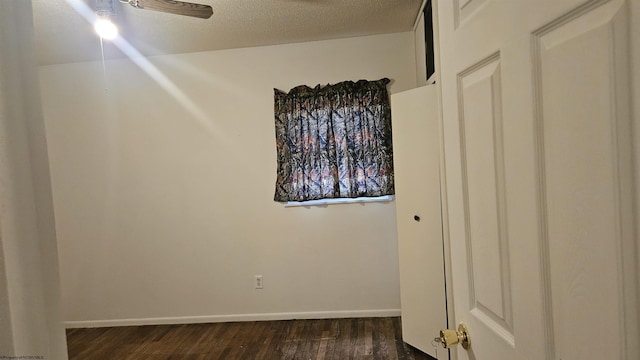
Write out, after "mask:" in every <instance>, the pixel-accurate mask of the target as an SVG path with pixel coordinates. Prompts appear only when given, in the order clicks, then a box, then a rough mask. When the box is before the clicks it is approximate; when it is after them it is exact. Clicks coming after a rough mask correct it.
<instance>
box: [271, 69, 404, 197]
mask: <svg viewBox="0 0 640 360" xmlns="http://www.w3.org/2000/svg"><path fill="white" fill-rule="evenodd" d="M388 83H389V79H386V78H384V79H380V80H377V81H365V80H360V81H358V82H355V83H354V82H352V81H345V82H341V83H339V84H335V85H327V86H324V87H321V86H320V85H318V86H316V87H315V88H309V87H307V86H304V85H303V86H298V87H296V88H294V89H292V90H291V91H289V93H284V92H282V91H279V90H277V89H274V90H275V127H276V150H277V155H278V165H277V166H278V167H277V179H276V191H275V197H274V199H275V201H279V202H287V201H306V200H317V199H327V198H355V197H372V196H382V195H390V194H393V193H394V188H393V185H394V179H393V154H392V142H391V109H390V106H389V95H388V93H387V84H388Z"/></svg>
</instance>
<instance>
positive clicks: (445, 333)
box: [436, 324, 471, 350]
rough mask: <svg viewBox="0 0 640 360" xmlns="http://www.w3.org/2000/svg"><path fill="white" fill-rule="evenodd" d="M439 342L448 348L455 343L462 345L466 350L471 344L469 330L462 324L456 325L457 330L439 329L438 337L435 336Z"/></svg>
mask: <svg viewBox="0 0 640 360" xmlns="http://www.w3.org/2000/svg"><path fill="white" fill-rule="evenodd" d="M436 339H437V341H438V342H439V343H441V344H442V346H444V348H445V349H448V348H450V347H452V346H455V345H458V344H460V345H462V347H463V348H464V349H465V350H466V349H468V348H469V347H470V346H471V339H470V338H469V330H467V327H466V326H465V325H464V324H460V325H458V331H455V330H450V329H446V330H440V338H439V339H438V338H436Z"/></svg>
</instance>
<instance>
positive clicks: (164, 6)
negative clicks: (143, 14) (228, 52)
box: [129, 0, 213, 19]
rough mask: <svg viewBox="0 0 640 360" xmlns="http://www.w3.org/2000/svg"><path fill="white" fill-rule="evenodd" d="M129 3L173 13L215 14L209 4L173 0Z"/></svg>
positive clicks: (198, 16) (198, 15)
mask: <svg viewBox="0 0 640 360" xmlns="http://www.w3.org/2000/svg"><path fill="white" fill-rule="evenodd" d="M129 3H130V4H131V5H132V6H133V7H136V8H138V9H146V10H154V11H162V12H166V13H171V14H178V15H185V16H192V17H197V18H201V19H208V18H210V17H211V15H213V9H212V8H211V6H209V5H202V4H194V3H189V2H183V1H173V0H134V1H131V0H130V1H129Z"/></svg>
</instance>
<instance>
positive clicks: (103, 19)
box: [93, 0, 118, 40]
mask: <svg viewBox="0 0 640 360" xmlns="http://www.w3.org/2000/svg"><path fill="white" fill-rule="evenodd" d="M94 4H95V9H96V20H95V22H94V23H93V28H94V29H95V31H96V33H98V35H100V38H102V39H104V40H113V39H115V38H116V37H118V27H117V26H116V24H115V23H114V22H113V21H112V19H113V18H114V17H115V14H116V12H115V8H114V7H113V0H94Z"/></svg>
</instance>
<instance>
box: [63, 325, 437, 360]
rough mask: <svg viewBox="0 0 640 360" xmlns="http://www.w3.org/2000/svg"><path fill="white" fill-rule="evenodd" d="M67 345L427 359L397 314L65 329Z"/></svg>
mask: <svg viewBox="0 0 640 360" xmlns="http://www.w3.org/2000/svg"><path fill="white" fill-rule="evenodd" d="M67 343H68V347H69V359H70V360H74V359H82V360H101V359H109V360H114V359H118V360H131V359H136V360H137V359H145V360H167V359H172V360H177V359H184V360H196V359H198V360H205V359H206V360H210V359H224V360H237V359H247V360H249V359H250V360H254V359H264V360H280V359H304V360H307V359H313V360H315V359H327V360H329V359H334V360H345V359H394V360H396V359H397V360H432V359H433V358H431V357H430V356H428V355H426V354H424V353H422V352H421V351H419V350H417V349H415V348H412V347H411V346H409V345H407V344H405V343H404V342H403V341H402V334H401V326H400V318H397V317H394V318H358V319H326V320H286V321H259V322H236V323H216V324H192V325H159V326H127V327H113V328H93V329H69V330H67Z"/></svg>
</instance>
